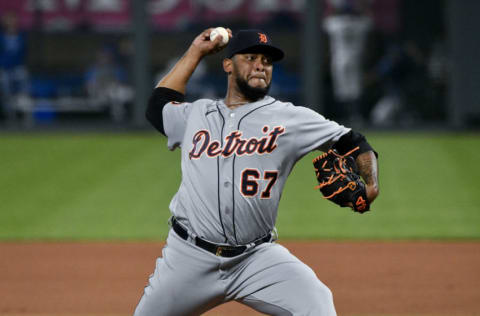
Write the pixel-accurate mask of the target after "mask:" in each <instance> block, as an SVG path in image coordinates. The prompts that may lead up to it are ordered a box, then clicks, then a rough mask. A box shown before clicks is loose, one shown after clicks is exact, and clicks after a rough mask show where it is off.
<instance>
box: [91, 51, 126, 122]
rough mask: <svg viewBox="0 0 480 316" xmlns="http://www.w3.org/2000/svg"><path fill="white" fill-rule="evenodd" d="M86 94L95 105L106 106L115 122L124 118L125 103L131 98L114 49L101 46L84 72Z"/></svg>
mask: <svg viewBox="0 0 480 316" xmlns="http://www.w3.org/2000/svg"><path fill="white" fill-rule="evenodd" d="M85 81H86V89H87V93H88V96H89V97H90V98H91V99H92V102H93V103H94V104H95V105H97V106H106V107H108V108H109V109H110V114H111V117H112V119H113V120H114V121H115V122H121V121H123V120H124V119H125V114H126V105H127V104H128V103H129V102H131V101H132V99H133V89H132V88H131V87H130V86H129V85H128V84H127V73H126V71H125V69H124V68H123V67H122V66H121V65H119V64H118V63H117V62H116V60H115V54H114V51H113V50H112V49H111V48H109V47H102V48H101V49H100V50H99V51H98V53H97V56H96V61H95V63H94V64H93V65H92V66H91V67H90V68H89V69H88V71H87V72H86V74H85Z"/></svg>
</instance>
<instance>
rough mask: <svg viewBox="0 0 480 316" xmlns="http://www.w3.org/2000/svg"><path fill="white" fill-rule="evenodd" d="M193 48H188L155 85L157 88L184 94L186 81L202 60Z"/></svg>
mask: <svg viewBox="0 0 480 316" xmlns="http://www.w3.org/2000/svg"><path fill="white" fill-rule="evenodd" d="M202 57H203V56H201V55H200V54H199V53H198V52H197V51H195V49H194V48H192V47H190V48H189V49H188V50H187V52H186V53H185V54H184V55H183V56H182V57H181V58H180V60H179V61H178V62H177V63H176V64H175V66H174V67H173V68H172V69H171V70H170V72H169V73H168V74H167V75H166V76H165V77H163V78H162V79H161V80H160V82H159V83H158V84H157V88H159V87H163V88H169V89H173V90H176V91H178V92H180V93H183V94H185V90H186V87H187V83H188V80H189V79H190V77H191V76H192V74H193V72H194V71H195V69H196V68H197V66H198V63H199V62H200V60H201V59H202Z"/></svg>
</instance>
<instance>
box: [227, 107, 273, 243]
mask: <svg viewBox="0 0 480 316" xmlns="http://www.w3.org/2000/svg"><path fill="white" fill-rule="evenodd" d="M276 101H277V100H275V99H273V101H272V102H270V103H267V104H264V105H261V106H259V107H258V108H255V109H253V110H251V111H250V112H248V113H246V114H245V115H244V116H242V117H241V118H240V120H238V125H237V130H240V124H241V123H242V120H243V119H244V118H245V117H247V116H248V115H250V114H251V113H253V112H255V111H256V110H258V109H261V108H264V107H266V106H268V105H271V104H273V103H275V102H276ZM222 137H223V134H222ZM236 157H237V155H234V156H233V163H232V182H233V183H232V216H233V220H232V222H233V223H232V225H233V236H234V237H235V242H236V243H237V245H238V240H237V229H236V225H235V158H236Z"/></svg>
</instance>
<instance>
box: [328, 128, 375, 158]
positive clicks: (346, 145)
mask: <svg viewBox="0 0 480 316" xmlns="http://www.w3.org/2000/svg"><path fill="white" fill-rule="evenodd" d="M357 146H358V147H359V149H358V150H356V151H354V152H353V153H352V156H353V157H354V158H355V159H357V157H358V155H360V154H362V153H364V152H367V151H373V153H374V154H375V156H376V157H377V158H378V153H377V152H376V151H375V150H374V149H373V148H372V146H370V144H369V143H368V142H367V139H366V138H365V136H363V135H362V134H360V133H358V132H355V131H350V132H348V133H347V134H345V135H343V136H342V137H340V139H339V140H338V142H336V143H335V144H334V145H333V146H332V147H333V148H334V149H336V150H337V151H338V153H339V154H340V155H344V154H346V153H347V152H349V151H351V150H352V149H354V148H355V147H357Z"/></svg>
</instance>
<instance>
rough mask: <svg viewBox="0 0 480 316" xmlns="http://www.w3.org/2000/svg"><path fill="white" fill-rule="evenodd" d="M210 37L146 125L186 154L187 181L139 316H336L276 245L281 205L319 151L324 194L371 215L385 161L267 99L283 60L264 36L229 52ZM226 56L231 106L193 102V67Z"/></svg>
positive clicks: (181, 68)
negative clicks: (215, 311) (293, 179)
mask: <svg viewBox="0 0 480 316" xmlns="http://www.w3.org/2000/svg"><path fill="white" fill-rule="evenodd" d="M212 30H213V29H207V30H205V31H203V32H202V33H201V34H200V35H198V36H197V37H196V38H195V40H194V41H193V42H192V44H191V45H190V47H189V48H188V50H187V51H186V53H185V54H184V55H183V57H182V58H181V59H180V60H179V61H178V62H177V64H176V65H175V66H174V67H173V69H172V70H171V71H170V72H169V73H168V74H167V75H166V76H165V77H164V78H163V79H162V80H161V81H160V82H159V83H158V85H157V86H156V88H155V89H154V91H153V93H152V96H151V98H150V101H149V104H148V109H147V113H146V115H147V118H148V120H149V121H150V122H151V123H152V125H153V126H154V127H155V128H156V129H157V130H158V131H160V132H161V133H162V134H164V135H165V136H166V137H167V138H168V147H169V149H171V150H174V149H175V148H177V147H178V148H180V150H181V169H182V181H181V184H180V187H179V189H178V192H177V193H176V195H175V196H174V197H173V199H172V201H171V203H170V210H171V213H172V217H171V219H170V226H171V230H170V232H169V235H168V238H167V243H166V246H165V247H164V249H163V251H162V256H161V257H160V258H158V259H157V262H156V267H155V271H154V273H153V274H152V275H151V276H150V279H149V284H148V286H147V287H146V288H145V292H144V294H143V296H142V298H141V300H140V302H139V304H138V306H137V307H136V310H135V315H136V316H160V315H182V316H184V315H200V314H202V313H204V312H206V311H208V310H210V309H212V308H214V307H215V306H217V305H220V304H222V303H225V302H228V301H232V300H235V301H238V302H240V303H242V304H245V305H248V306H250V307H251V308H253V309H254V310H256V311H258V312H261V313H265V314H269V315H316V316H318V315H320V316H333V315H336V312H335V307H334V303H333V297H332V293H331V291H330V290H329V288H328V287H327V286H326V285H325V284H323V283H322V282H321V281H320V280H319V279H318V278H317V276H316V274H315V273H314V271H313V270H312V269H310V268H309V267H308V266H307V265H305V264H304V263H303V262H301V261H300V260H299V259H298V258H296V257H295V256H294V255H292V254H291V253H290V252H289V251H288V250H287V249H286V248H285V247H283V246H281V245H279V244H277V243H275V240H276V230H275V221H276V218H277V209H278V204H279V201H280V197H281V195H282V190H283V187H284V185H285V181H286V179H287V177H288V175H289V173H290V172H291V170H292V168H293V166H294V165H295V163H296V162H297V161H298V160H299V159H300V158H302V157H303V156H305V155H306V154H307V153H309V152H311V151H314V150H321V151H323V152H325V154H323V155H321V156H319V157H318V158H316V159H315V160H314V167H315V172H316V176H317V179H318V181H319V189H320V191H321V192H322V194H324V197H325V198H327V199H330V200H331V201H333V202H335V203H337V204H339V205H340V206H347V207H351V208H352V209H353V210H354V211H356V212H359V213H363V212H365V211H367V210H368V209H369V207H370V203H372V202H373V200H374V199H375V198H376V197H377V195H378V179H377V157H376V156H377V155H376V153H375V151H374V150H373V149H372V147H371V146H370V145H369V144H368V142H367V141H366V139H365V137H364V136H362V135H361V134H359V133H357V132H355V131H352V130H351V129H349V128H347V127H344V126H342V125H339V124H337V123H336V122H333V121H330V120H327V119H325V118H324V117H323V116H322V115H320V114H318V113H316V112H314V111H312V110H310V109H308V108H305V107H301V106H295V105H293V104H291V103H288V102H283V101H279V100H276V99H274V98H273V97H271V96H268V90H269V87H270V83H271V80H272V71H273V68H274V63H275V62H277V61H279V60H281V59H282V58H283V57H284V53H283V51H282V50H281V49H279V48H278V47H276V46H274V45H273V44H272V41H271V38H270V36H268V35H267V34H266V33H265V32H262V31H259V30H242V31H240V32H238V33H237V34H236V35H235V36H232V32H231V30H229V29H228V30H227V31H228V37H229V39H230V41H229V43H228V44H227V45H225V44H223V42H222V37H221V36H218V37H217V38H215V39H214V40H213V41H212V40H210V32H211V31H212ZM224 48H226V50H225V51H226V57H225V58H224V59H223V70H224V71H225V74H226V77H227V81H228V89H227V91H226V95H225V98H224V99H219V100H210V99H201V100H197V101H195V102H192V103H189V102H185V97H184V95H185V93H186V91H185V87H186V85H187V82H188V80H189V78H190V76H191V75H192V73H193V72H194V70H195V67H196V66H197V65H198V63H199V62H200V61H201V59H202V58H203V57H205V56H206V55H209V54H213V53H217V52H219V51H221V50H222V49H224ZM362 179H363V180H362Z"/></svg>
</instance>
